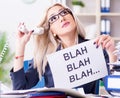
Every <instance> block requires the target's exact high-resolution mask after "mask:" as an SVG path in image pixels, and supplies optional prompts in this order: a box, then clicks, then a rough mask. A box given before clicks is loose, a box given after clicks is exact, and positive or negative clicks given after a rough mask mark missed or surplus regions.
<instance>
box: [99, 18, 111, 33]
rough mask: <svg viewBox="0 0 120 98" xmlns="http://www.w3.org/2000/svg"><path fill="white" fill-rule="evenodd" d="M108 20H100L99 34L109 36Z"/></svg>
mask: <svg viewBox="0 0 120 98" xmlns="http://www.w3.org/2000/svg"><path fill="white" fill-rule="evenodd" d="M110 25H111V24H110V20H109V19H102V20H101V34H108V35H110Z"/></svg>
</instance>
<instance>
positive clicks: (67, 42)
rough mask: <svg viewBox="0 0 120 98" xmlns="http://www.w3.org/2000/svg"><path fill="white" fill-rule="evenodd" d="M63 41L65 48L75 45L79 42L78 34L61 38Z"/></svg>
mask: <svg viewBox="0 0 120 98" xmlns="http://www.w3.org/2000/svg"><path fill="white" fill-rule="evenodd" d="M61 40H62V41H61V43H62V47H63V48H68V47H70V46H73V45H76V44H77V41H78V38H77V36H76V35H74V36H71V37H70V36H67V37H64V38H62V39H61Z"/></svg>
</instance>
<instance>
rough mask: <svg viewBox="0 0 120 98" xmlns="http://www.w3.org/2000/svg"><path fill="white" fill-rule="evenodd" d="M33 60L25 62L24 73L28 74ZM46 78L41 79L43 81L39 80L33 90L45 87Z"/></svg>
mask: <svg viewBox="0 0 120 98" xmlns="http://www.w3.org/2000/svg"><path fill="white" fill-rule="evenodd" d="M30 62H31V60H25V61H24V71H25V72H26V71H27V70H28V68H29V65H30ZM44 86H45V84H44V77H42V78H41V80H39V82H38V83H37V84H36V85H35V86H34V87H33V88H42V87H44Z"/></svg>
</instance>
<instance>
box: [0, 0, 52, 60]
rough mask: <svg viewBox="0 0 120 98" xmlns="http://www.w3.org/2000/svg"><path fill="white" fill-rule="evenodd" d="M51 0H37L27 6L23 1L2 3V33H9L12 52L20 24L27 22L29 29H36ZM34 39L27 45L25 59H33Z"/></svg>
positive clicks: (0, 9)
mask: <svg viewBox="0 0 120 98" xmlns="http://www.w3.org/2000/svg"><path fill="white" fill-rule="evenodd" d="M50 4H51V0H36V1H35V2H34V3H32V4H25V3H23V2H22V0H1V1H0V12H1V13H0V31H2V32H7V33H8V39H9V41H10V47H11V50H12V51H14V45H15V33H16V32H17V26H18V24H19V23H20V22H25V23H26V25H27V26H28V28H32V27H35V26H36V25H38V24H39V21H40V19H41V17H42V14H43V13H44V10H45V9H46V7H47V6H49V5H50ZM31 44H32V39H31V40H30V42H29V43H28V44H27V47H26V51H27V52H25V59H30V58H31V57H32V52H31V50H32V47H31Z"/></svg>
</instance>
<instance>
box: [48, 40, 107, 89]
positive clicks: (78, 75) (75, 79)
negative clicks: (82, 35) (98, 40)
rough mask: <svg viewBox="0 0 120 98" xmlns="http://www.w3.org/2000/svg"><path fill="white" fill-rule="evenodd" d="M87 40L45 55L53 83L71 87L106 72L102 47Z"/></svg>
mask: <svg viewBox="0 0 120 98" xmlns="http://www.w3.org/2000/svg"><path fill="white" fill-rule="evenodd" d="M93 43H94V41H93V40H91V41H87V42H84V43H81V44H78V45H75V46H72V47H70V48H66V49H63V50H60V51H58V52H55V53H52V54H50V55H48V56H47V59H48V62H49V64H50V68H51V71H52V74H53V79H54V85H55V87H59V88H63V87H64V88H73V87H77V86H80V85H83V84H86V83H89V82H91V81H94V80H97V79H99V78H102V77H104V76H106V75H107V74H108V72H107V67H106V62H105V59H104V55H103V50H102V47H101V46H99V47H98V48H96V45H95V44H93Z"/></svg>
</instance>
